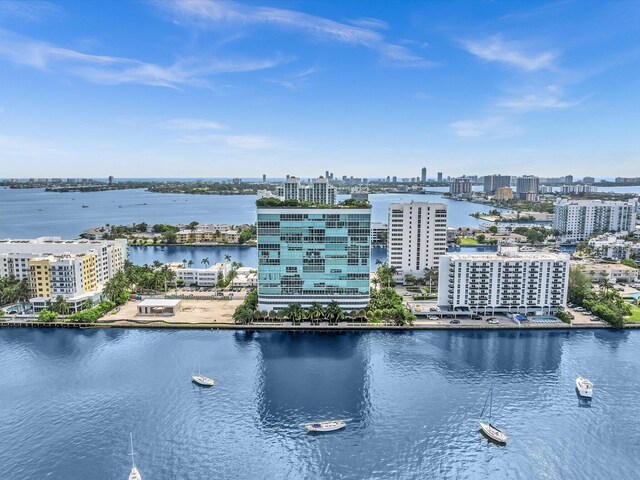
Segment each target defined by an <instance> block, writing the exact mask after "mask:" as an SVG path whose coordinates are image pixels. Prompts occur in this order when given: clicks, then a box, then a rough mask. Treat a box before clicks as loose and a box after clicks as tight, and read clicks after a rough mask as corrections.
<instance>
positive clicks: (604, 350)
mask: <svg viewBox="0 0 640 480" xmlns="http://www.w3.org/2000/svg"><path fill="white" fill-rule="evenodd" d="M639 350H640V332H629V331H626V332H619V331H604V330H594V331H580V332H570V333H569V332H547V331H540V332H531V331H529V332H518V331H509V332H490V331H467V332H459V331H456V332H454V331H436V332H413V333H411V332H406V333H381V332H368V333H360V334H359V333H345V334H313V333H287V332H268V333H249V332H215V331H144V330H118V329H114V330H104V331H62V330H26V329H24V330H6V329H3V330H0V372H2V375H1V376H0V447H1V448H0V465H1V466H2V467H1V468H2V474H1V478H2V479H3V480H23V479H45V478H50V479H62V480H73V479H92V480H101V479H105V480H111V479H122V478H127V477H126V476H127V475H128V471H129V468H130V460H129V457H128V455H127V453H128V448H129V447H128V440H129V439H128V434H129V432H132V433H133V436H134V441H135V449H136V451H137V457H136V461H137V464H138V466H139V468H140V470H141V473H142V475H143V478H145V479H180V480H195V479H202V480H209V479H212V478H219V479H285V478H286V479H298V478H300V479H302V478H304V479H308V478H332V479H333V478H341V479H364V478H367V479H369V478H402V479H424V478H438V479H454V478H455V479H483V478H500V479H502V478H509V479H563V480H570V479H579V480H584V479H600V480H602V479H616V480H622V479H628V478H629V479H630V478H635V477H636V475H635V473H634V472H637V471H638V468H639V467H640V460H639V459H638V455H637V452H638V448H640V406H638V405H639V404H638V398H639V397H640V384H639V383H638V371H639V369H640V356H639V355H638V351H639ZM198 363H200V364H201V365H202V371H203V373H206V374H209V375H211V376H213V377H215V379H216V380H217V382H218V384H217V386H215V387H213V388H211V389H201V388H198V387H196V386H194V385H192V384H191V383H190V379H189V377H190V374H191V372H192V369H193V366H194V364H198ZM579 374H582V375H585V376H587V377H588V378H590V379H591V380H592V381H593V382H594V383H595V396H594V399H593V400H592V401H591V402H590V403H584V402H583V401H581V400H579V399H578V397H577V396H576V393H575V389H574V381H575V377H576V376H577V375H579ZM492 386H493V387H494V404H493V407H494V408H493V411H494V422H495V423H496V424H497V425H498V426H500V427H502V428H503V429H504V430H505V432H506V433H507V434H508V435H509V443H508V445H507V446H506V447H499V446H496V445H493V444H490V443H488V442H487V441H486V440H485V439H483V437H481V436H480V434H479V433H478V431H477V423H476V421H477V417H478V414H479V412H480V410H481V408H482V404H483V402H484V401H485V395H486V393H487V392H488V390H489V388H490V387H492ZM324 418H349V419H351V420H350V421H349V424H348V427H347V428H346V429H345V430H343V431H341V432H337V433H333V434H328V435H316V436H313V435H307V434H305V433H303V430H302V426H301V424H302V423H303V422H306V421H310V420H317V419H324Z"/></svg>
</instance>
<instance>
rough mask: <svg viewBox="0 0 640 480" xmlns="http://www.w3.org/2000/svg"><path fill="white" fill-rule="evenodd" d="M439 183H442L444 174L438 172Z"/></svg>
mask: <svg viewBox="0 0 640 480" xmlns="http://www.w3.org/2000/svg"><path fill="white" fill-rule="evenodd" d="M438 181H439V182H442V172H438Z"/></svg>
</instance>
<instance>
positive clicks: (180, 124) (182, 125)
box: [162, 118, 224, 130]
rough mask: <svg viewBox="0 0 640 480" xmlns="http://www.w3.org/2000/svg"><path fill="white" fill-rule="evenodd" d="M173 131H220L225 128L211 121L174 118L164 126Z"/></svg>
mask: <svg viewBox="0 0 640 480" xmlns="http://www.w3.org/2000/svg"><path fill="white" fill-rule="evenodd" d="M162 126H164V127H165V128H169V129H172V130H218V129H220V128H224V126H223V125H222V124H220V123H218V122H214V121H211V120H203V119H199V118H172V119H171V120H167V121H166V122H164V123H163V124H162Z"/></svg>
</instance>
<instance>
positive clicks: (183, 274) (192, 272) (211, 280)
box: [169, 262, 231, 287]
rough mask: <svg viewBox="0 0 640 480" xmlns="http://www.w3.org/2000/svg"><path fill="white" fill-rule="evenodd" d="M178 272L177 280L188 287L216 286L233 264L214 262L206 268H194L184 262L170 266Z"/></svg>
mask: <svg viewBox="0 0 640 480" xmlns="http://www.w3.org/2000/svg"><path fill="white" fill-rule="evenodd" d="M169 267H170V268H171V269H172V270H173V271H174V272H175V273H176V282H177V283H179V284H182V285H184V286H186V287H215V286H216V285H217V284H218V282H220V281H221V279H222V278H224V277H226V276H227V275H228V274H229V272H230V271H231V264H230V263H225V262H218V263H214V264H213V265H211V266H208V267H206V268H193V267H188V266H185V265H184V264H182V263H172V264H171V265H170V266H169Z"/></svg>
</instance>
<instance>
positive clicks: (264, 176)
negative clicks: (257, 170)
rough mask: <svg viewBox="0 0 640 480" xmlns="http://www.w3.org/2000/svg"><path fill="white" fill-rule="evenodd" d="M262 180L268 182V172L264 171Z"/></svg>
mask: <svg viewBox="0 0 640 480" xmlns="http://www.w3.org/2000/svg"><path fill="white" fill-rule="evenodd" d="M262 181H263V182H266V181H267V174H266V173H263V174H262Z"/></svg>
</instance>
